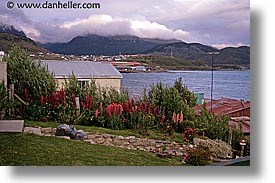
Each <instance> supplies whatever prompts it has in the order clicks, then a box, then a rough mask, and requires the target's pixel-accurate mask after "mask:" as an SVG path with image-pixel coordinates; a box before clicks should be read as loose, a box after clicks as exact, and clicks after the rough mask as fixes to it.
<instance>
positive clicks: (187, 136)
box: [182, 128, 196, 142]
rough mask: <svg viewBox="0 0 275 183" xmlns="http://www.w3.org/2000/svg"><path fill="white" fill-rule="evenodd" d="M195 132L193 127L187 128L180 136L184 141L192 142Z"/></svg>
mask: <svg viewBox="0 0 275 183" xmlns="http://www.w3.org/2000/svg"><path fill="white" fill-rule="evenodd" d="M195 134H196V131H195V130H194V129H193V128H188V129H187V130H185V131H184V132H183V134H182V136H183V138H184V140H185V141H186V142H192V141H193V138H194V137H195Z"/></svg>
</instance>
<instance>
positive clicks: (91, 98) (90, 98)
mask: <svg viewBox="0 0 275 183" xmlns="http://www.w3.org/2000/svg"><path fill="white" fill-rule="evenodd" d="M92 107H93V97H92V96H90V97H89V109H92Z"/></svg>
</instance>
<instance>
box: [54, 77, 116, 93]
mask: <svg viewBox="0 0 275 183" xmlns="http://www.w3.org/2000/svg"><path fill="white" fill-rule="evenodd" d="M81 79H85V78H81ZM87 79H89V80H90V81H92V79H91V78H87ZM65 80H66V79H61V78H59V79H56V82H57V84H58V88H60V89H61V88H62V86H64V85H65ZM67 80H68V79H67ZM94 80H95V82H96V84H97V86H100V87H102V88H105V87H108V88H110V87H113V88H114V89H116V90H117V91H118V92H120V82H121V79H116V78H97V79H94Z"/></svg>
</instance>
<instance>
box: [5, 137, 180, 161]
mask: <svg viewBox="0 0 275 183" xmlns="http://www.w3.org/2000/svg"><path fill="white" fill-rule="evenodd" d="M0 141H1V143H0V165H1V166H3V165H6V166H179V165H182V164H181V157H173V158H172V159H162V158H159V157H157V156H156V155H155V154H153V153H150V152H143V151H133V150H125V149H121V148H117V147H109V146H104V145H91V144H88V143H87V142H82V141H75V140H67V139H60V138H56V137H44V136H36V135H33V134H24V133H0Z"/></svg>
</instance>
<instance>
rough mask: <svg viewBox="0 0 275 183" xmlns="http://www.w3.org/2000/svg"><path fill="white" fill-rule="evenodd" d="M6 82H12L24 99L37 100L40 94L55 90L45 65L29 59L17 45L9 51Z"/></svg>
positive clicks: (17, 92) (16, 91)
mask: <svg viewBox="0 0 275 183" xmlns="http://www.w3.org/2000/svg"><path fill="white" fill-rule="evenodd" d="M7 62H8V83H9V84H14V88H15V93H16V94H18V95H19V96H20V97H21V98H23V99H25V100H30V99H32V101H39V99H40V96H45V95H48V94H50V93H51V92H52V91H55V90H56V85H55V82H54V77H53V75H52V74H50V73H49V72H48V70H47V69H46V67H43V66H42V65H41V64H37V63H35V62H33V61H31V60H30V58H29V57H28V55H27V53H26V52H25V51H24V50H22V49H21V48H20V47H19V46H15V47H13V48H12V50H11V51H10V52H9V57H8V58H7Z"/></svg>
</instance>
